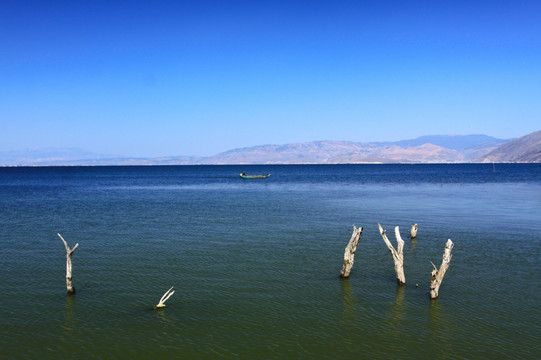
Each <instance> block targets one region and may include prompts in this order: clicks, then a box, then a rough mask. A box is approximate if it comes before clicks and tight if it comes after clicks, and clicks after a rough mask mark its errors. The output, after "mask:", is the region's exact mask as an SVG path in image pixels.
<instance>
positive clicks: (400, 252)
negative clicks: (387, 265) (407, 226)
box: [378, 223, 406, 284]
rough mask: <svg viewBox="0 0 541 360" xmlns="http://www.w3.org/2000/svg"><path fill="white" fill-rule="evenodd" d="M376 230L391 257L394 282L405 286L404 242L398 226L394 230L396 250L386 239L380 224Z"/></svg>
mask: <svg viewBox="0 0 541 360" xmlns="http://www.w3.org/2000/svg"><path fill="white" fill-rule="evenodd" d="M378 228H379V233H380V235H381V237H382V238H383V241H384V242H385V245H387V247H388V248H389V251H390V252H391V255H392V256H393V261H394V269H395V271H396V280H397V281H398V283H399V284H405V283H406V276H405V275H404V240H402V237H401V236H400V228H399V227H398V226H396V227H395V228H394V233H395V236H396V243H397V249H395V248H394V247H393V245H392V244H391V242H390V241H389V239H388V238H387V235H386V234H385V232H386V231H385V230H383V228H382V227H381V224H380V223H378Z"/></svg>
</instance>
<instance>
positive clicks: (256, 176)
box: [240, 172, 271, 179]
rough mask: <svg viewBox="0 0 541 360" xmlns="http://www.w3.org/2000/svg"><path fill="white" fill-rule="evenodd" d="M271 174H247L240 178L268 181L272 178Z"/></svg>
mask: <svg viewBox="0 0 541 360" xmlns="http://www.w3.org/2000/svg"><path fill="white" fill-rule="evenodd" d="M270 175H271V174H263V175H247V174H246V173H244V172H243V173H242V174H240V177H241V178H243V179H266V178H268V177H269V176H270Z"/></svg>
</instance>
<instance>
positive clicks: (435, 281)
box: [430, 239, 454, 299]
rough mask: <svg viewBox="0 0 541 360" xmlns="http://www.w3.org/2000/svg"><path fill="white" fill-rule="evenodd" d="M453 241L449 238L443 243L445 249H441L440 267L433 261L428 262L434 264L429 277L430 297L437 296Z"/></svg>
mask: <svg viewBox="0 0 541 360" xmlns="http://www.w3.org/2000/svg"><path fill="white" fill-rule="evenodd" d="M453 246H454V244H453V242H452V241H451V239H448V240H447V243H446V244H445V250H444V251H443V257H442V260H441V266H440V269H439V270H438V268H436V265H434V263H433V262H430V263H431V264H432V266H434V270H432V276H431V279H430V298H431V299H436V298H437V297H438V295H439V294H438V292H439V290H440V286H441V283H442V281H443V276H444V275H445V272H446V271H447V268H449V263H450V262H451V257H452V255H451V250H452V249H453Z"/></svg>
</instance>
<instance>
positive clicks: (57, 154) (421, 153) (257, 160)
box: [0, 131, 541, 166]
mask: <svg viewBox="0 0 541 360" xmlns="http://www.w3.org/2000/svg"><path fill="white" fill-rule="evenodd" d="M472 162H517V163H541V131H537V132H534V133H532V134H529V135H526V136H523V137H520V138H517V139H513V140H503V139H496V138H493V137H490V136H486V135H434V136H421V137H418V138H416V139H412V140H401V141H396V142H371V143H361V142H351V141H312V142H304V143H294V144H285V145H259V146H252V147H245V148H238V149H233V150H229V151H226V152H223V153H220V154H217V155H214V156H208V157H197V156H171V157H161V158H126V157H118V156H112V155H98V154H94V153H90V152H87V151H84V150H80V149H45V150H41V151H39V150H27V151H16V152H4V153H1V152H0V166H53V165H206V164H209V165H210V164H216V165H226V164H344V163H472Z"/></svg>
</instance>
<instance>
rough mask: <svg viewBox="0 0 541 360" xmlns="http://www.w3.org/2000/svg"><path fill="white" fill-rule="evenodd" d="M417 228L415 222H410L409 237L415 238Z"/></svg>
mask: <svg viewBox="0 0 541 360" xmlns="http://www.w3.org/2000/svg"><path fill="white" fill-rule="evenodd" d="M417 228H418V226H417V224H411V229H410V237H411V239H412V240H413V239H415V238H417Z"/></svg>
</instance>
